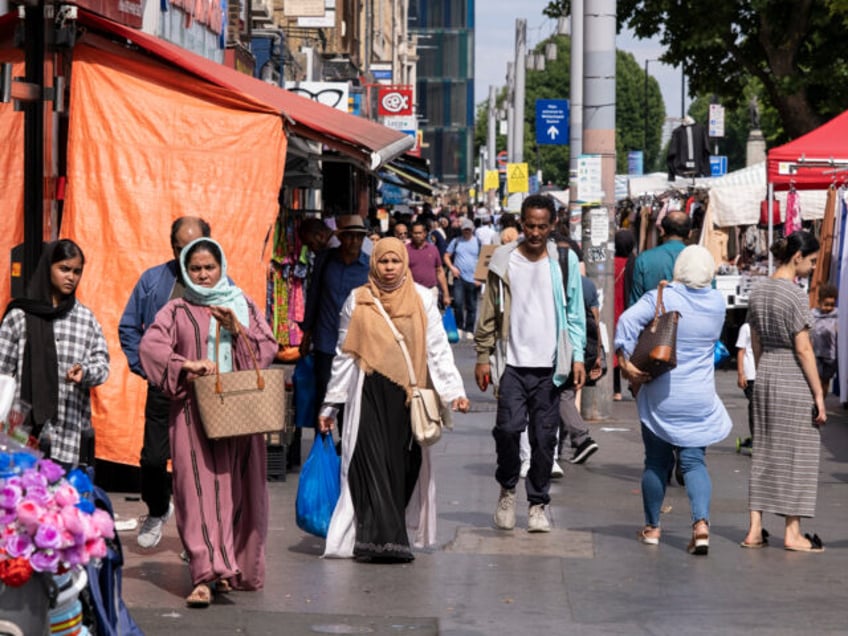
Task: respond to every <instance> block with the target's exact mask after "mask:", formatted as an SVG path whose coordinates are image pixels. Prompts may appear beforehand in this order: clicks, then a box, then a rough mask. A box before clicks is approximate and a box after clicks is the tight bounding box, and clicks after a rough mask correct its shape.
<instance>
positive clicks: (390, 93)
mask: <svg viewBox="0 0 848 636" xmlns="http://www.w3.org/2000/svg"><path fill="white" fill-rule="evenodd" d="M414 106H415V105H414V104H413V103H412V87H411V86H380V88H379V89H378V90H377V114H378V115H379V116H380V117H392V116H399V115H412V114H413V112H414Z"/></svg>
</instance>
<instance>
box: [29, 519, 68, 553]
mask: <svg viewBox="0 0 848 636" xmlns="http://www.w3.org/2000/svg"><path fill="white" fill-rule="evenodd" d="M33 540H34V541H35V545H36V546H38V547H39V548H41V549H42V550H43V549H46V548H50V549H51V550H55V549H56V548H59V547H60V546H61V545H62V532H61V530H60V529H59V528H58V527H56V526H55V525H53V524H49V523H42V524H41V525H39V526H38V530H36V532H35V537H33Z"/></svg>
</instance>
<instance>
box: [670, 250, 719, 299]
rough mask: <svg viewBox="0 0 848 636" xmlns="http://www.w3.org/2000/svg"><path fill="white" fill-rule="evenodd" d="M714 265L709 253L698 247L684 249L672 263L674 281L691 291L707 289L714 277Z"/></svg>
mask: <svg viewBox="0 0 848 636" xmlns="http://www.w3.org/2000/svg"><path fill="white" fill-rule="evenodd" d="M715 271H716V264H715V260H714V259H713V255H712V254H711V253H710V251H709V250H708V249H707V248H705V247H701V246H700V245H690V246H689V247H687V248H685V249H684V250H683V251H682V252H680V255H679V256H678V257H677V260H676V261H675V262H674V281H675V282H677V283H683V284H684V285H686V286H687V287H691V288H692V289H703V288H704V287H709V286H710V284H711V283H712V282H713V278H714V277H715Z"/></svg>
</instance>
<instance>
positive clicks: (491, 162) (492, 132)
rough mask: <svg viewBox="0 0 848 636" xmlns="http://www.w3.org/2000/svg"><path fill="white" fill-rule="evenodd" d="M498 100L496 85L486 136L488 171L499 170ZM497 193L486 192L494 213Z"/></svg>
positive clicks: (490, 98)
mask: <svg viewBox="0 0 848 636" xmlns="http://www.w3.org/2000/svg"><path fill="white" fill-rule="evenodd" d="M497 98H498V92H497V88H496V87H495V86H494V85H491V86H489V111H488V113H489V119H488V124H489V125H488V128H487V134H486V169H487V170H495V169H497V160H498V158H497V154H498V151H497V143H496V142H497V133H498V122H497V108H496V106H497V105H496V104H495V101H496V100H497ZM485 179H486V175H485V174H483V181H484V182H485ZM495 193H496V190H488V191H487V192H486V205H487V206H488V208H489V210H492V211H494V209H495V196H496V195H495Z"/></svg>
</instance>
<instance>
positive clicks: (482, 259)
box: [474, 245, 500, 283]
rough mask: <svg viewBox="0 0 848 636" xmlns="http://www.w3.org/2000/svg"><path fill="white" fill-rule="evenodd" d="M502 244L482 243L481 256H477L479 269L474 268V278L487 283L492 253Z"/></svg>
mask: <svg viewBox="0 0 848 636" xmlns="http://www.w3.org/2000/svg"><path fill="white" fill-rule="evenodd" d="M499 247H500V245H481V246H480V256H479V257H478V258H477V269H475V270H474V280H479V281H480V282H483V283H485V282H486V278H488V277H489V261H490V260H492V254H494V253H495V250H496V249H498V248H499Z"/></svg>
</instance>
